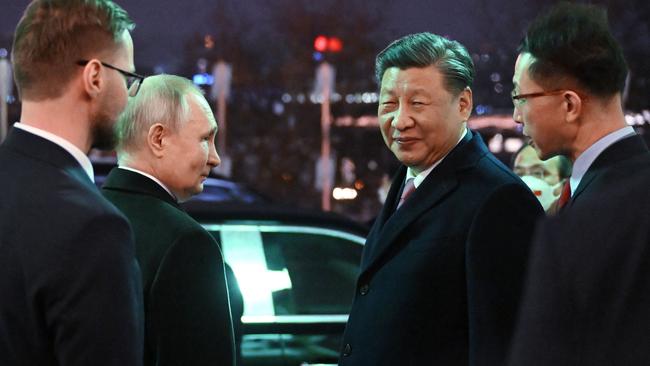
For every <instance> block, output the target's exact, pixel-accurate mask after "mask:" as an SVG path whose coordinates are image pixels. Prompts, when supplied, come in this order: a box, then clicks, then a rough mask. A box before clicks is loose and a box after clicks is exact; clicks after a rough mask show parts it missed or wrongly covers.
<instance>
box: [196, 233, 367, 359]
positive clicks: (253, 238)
mask: <svg viewBox="0 0 650 366" xmlns="http://www.w3.org/2000/svg"><path fill="white" fill-rule="evenodd" d="M206 229H208V231H210V232H211V233H212V234H213V235H214V236H215V237H216V238H217V239H218V240H219V242H220V243H221V246H222V251H223V254H224V258H225V260H226V262H227V263H228V264H229V266H230V268H232V273H233V274H234V277H235V281H234V282H235V283H236V285H238V289H237V288H234V289H233V286H234V285H233V283H231V285H230V287H231V299H232V300H231V302H232V303H233V309H235V308H236V306H237V302H238V301H239V299H241V300H242V301H243V314H242V316H241V325H240V326H241V329H240V330H239V331H238V333H239V334H238V338H239V339H238V344H239V352H240V355H239V356H240V361H241V364H242V365H245V366H257V365H287V366H291V365H296V366H297V365H310V364H321V365H322V364H336V360H337V358H338V349H339V347H340V341H341V336H342V333H343V330H344V327H345V322H346V321H347V317H348V313H349V309H350V305H351V302H352V296H353V294H354V286H355V281H356V278H357V275H358V270H359V261H360V258H361V251H362V245H363V243H364V241H365V238H363V237H362V236H359V235H355V234H351V233H348V232H346V231H344V230H342V229H337V228H323V227H316V226H308V225H289V224H282V223H277V222H274V223H268V222H266V223H265V222H250V221H248V222H240V223H222V224H216V225H206ZM238 291H239V292H240V293H241V297H239V295H238V294H237V292H238ZM236 320H237V319H235V323H237V321H236ZM235 326H236V328H237V327H238V325H237V324H235ZM236 333H237V329H236Z"/></svg>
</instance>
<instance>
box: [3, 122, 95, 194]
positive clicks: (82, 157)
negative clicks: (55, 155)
mask: <svg viewBox="0 0 650 366" xmlns="http://www.w3.org/2000/svg"><path fill="white" fill-rule="evenodd" d="M14 127H17V128H20V129H21V130H23V131H26V132H29V133H31V134H34V135H36V136H39V137H42V138H44V139H46V140H48V141H50V142H52V143H54V144H56V145H59V146H60V147H61V148H63V149H64V150H65V151H67V152H68V153H70V155H72V157H73V158H75V160H76V161H77V162H78V163H79V165H81V167H82V168H83V170H84V172H86V175H88V178H89V179H90V181H91V182H93V183H94V182H95V173H94V171H93V164H92V163H91V162H90V159H89V158H88V156H86V154H85V153H84V152H83V151H81V150H80V149H79V148H78V147H76V146H75V145H73V144H72V143H71V142H70V141H68V140H66V139H64V138H63V137H61V136H57V135H55V134H53V133H51V132H48V131H45V130H42V129H40V128H38V127H34V126H30V125H26V124H24V123H20V122H16V123H14Z"/></svg>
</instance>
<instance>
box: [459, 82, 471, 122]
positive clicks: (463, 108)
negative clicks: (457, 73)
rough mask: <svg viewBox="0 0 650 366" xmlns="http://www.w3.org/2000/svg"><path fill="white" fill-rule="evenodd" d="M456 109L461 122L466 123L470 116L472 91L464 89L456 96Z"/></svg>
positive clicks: (467, 88)
mask: <svg viewBox="0 0 650 366" xmlns="http://www.w3.org/2000/svg"><path fill="white" fill-rule="evenodd" d="M458 107H459V112H460V114H461V116H462V117H463V121H467V120H468V119H469V116H470V115H471V114H472V107H473V105H472V89H470V87H469V86H468V87H465V89H463V90H462V91H461V92H460V94H459V95H458Z"/></svg>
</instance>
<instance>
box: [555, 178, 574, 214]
mask: <svg viewBox="0 0 650 366" xmlns="http://www.w3.org/2000/svg"><path fill="white" fill-rule="evenodd" d="M570 199H571V181H570V179H568V178H567V180H566V182H564V187H562V194H560V198H559V199H558V200H557V207H558V208H559V209H562V208H563V207H564V206H566V204H567V203H569V200H570Z"/></svg>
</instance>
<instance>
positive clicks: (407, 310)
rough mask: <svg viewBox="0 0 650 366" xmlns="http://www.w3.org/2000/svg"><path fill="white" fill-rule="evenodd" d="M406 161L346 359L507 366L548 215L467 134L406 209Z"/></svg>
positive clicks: (375, 236)
mask: <svg viewBox="0 0 650 366" xmlns="http://www.w3.org/2000/svg"><path fill="white" fill-rule="evenodd" d="M405 173H406V168H405V167H402V168H401V169H400V171H399V172H398V174H397V176H396V178H395V179H394V180H393V184H392V186H391V189H390V191H389V193H388V197H387V200H386V204H385V206H384V208H383V209H382V211H381V213H380V215H379V217H378V218H377V220H376V221H375V224H374V226H373V227H372V229H371V232H370V234H369V236H368V239H367V241H366V246H365V248H364V251H363V256H362V261H361V274H360V276H359V279H358V282H357V291H356V295H355V299H354V303H353V305H352V311H351V313H350V318H349V321H348V324H347V327H346V330H345V335H344V341H343V349H342V356H341V358H340V365H342V366H348V365H373V366H375V365H391V366H394V365H468V364H471V365H498V364H501V363H503V362H504V359H505V354H506V350H507V347H508V344H509V341H510V338H511V332H512V328H513V327H514V320H515V314H516V311H517V308H518V305H519V299H520V290H521V287H522V278H523V275H524V269H525V265H526V259H527V253H528V246H529V240H530V236H531V235H532V231H533V228H534V224H535V221H536V220H537V218H538V217H539V216H541V215H542V214H543V210H542V208H541V206H540V205H539V203H538V201H537V199H536V198H535V196H534V195H533V194H532V192H531V191H530V190H529V189H528V187H526V185H525V184H524V183H523V182H522V181H521V180H520V179H519V178H518V177H517V176H515V175H514V174H513V173H512V172H511V171H510V170H509V169H508V168H506V167H505V166H504V165H503V164H501V163H500V162H499V161H497V160H496V158H495V157H494V156H493V155H492V154H490V153H489V152H488V151H487V148H486V147H485V144H484V143H483V142H482V140H481V138H480V136H479V135H477V134H473V133H471V132H470V133H468V134H467V136H465V138H464V139H463V141H461V143H460V144H459V145H458V146H456V147H455V148H454V149H453V150H452V151H451V153H450V154H449V155H448V156H447V157H446V158H445V159H444V160H443V161H442V162H441V163H440V165H439V166H438V167H436V168H435V169H434V170H433V171H432V172H431V173H430V174H429V176H428V177H427V178H426V179H425V180H424V182H423V183H422V184H421V185H420V186H419V187H418V188H417V190H416V191H415V192H414V193H413V194H412V195H411V196H410V197H409V199H408V200H407V201H406V202H405V203H404V205H403V206H401V207H400V208H399V209H398V210H397V211H395V212H393V211H394V210H395V207H396V205H397V202H398V201H399V196H400V190H401V188H400V186H402V185H403V181H404V176H405Z"/></svg>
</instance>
